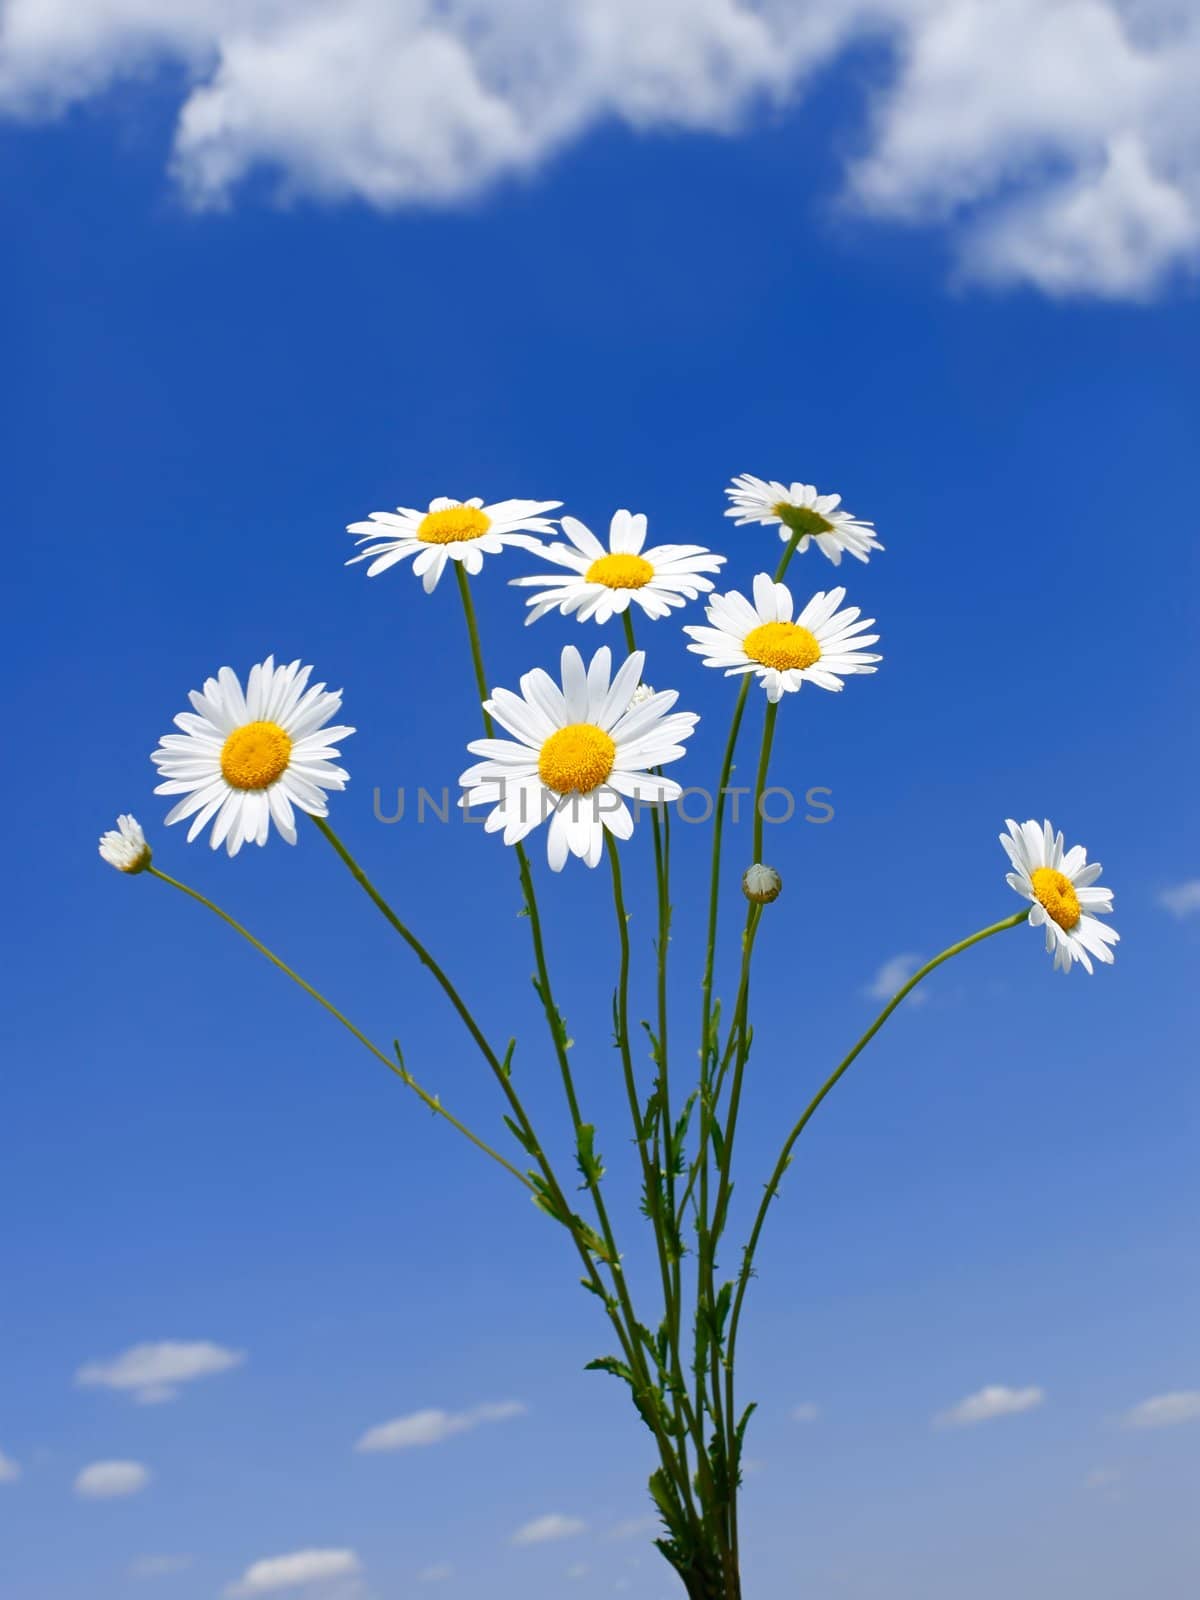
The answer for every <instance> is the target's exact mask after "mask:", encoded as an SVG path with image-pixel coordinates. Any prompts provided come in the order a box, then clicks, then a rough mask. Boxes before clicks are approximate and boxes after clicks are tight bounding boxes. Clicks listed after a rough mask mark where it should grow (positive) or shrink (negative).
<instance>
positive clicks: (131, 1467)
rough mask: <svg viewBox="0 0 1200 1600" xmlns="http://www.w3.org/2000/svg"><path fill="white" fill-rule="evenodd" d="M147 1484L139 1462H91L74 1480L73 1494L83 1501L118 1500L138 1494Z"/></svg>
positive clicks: (146, 1476) (145, 1472)
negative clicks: (79, 1496)
mask: <svg viewBox="0 0 1200 1600" xmlns="http://www.w3.org/2000/svg"><path fill="white" fill-rule="evenodd" d="M149 1482H150V1473H149V1471H148V1470H147V1468H146V1467H144V1466H143V1465H142V1463H141V1462H140V1461H93V1462H92V1464H91V1466H88V1467H84V1469H83V1471H82V1472H81V1473H80V1474H79V1476H78V1477H77V1478H76V1479H75V1493H76V1494H78V1495H82V1496H83V1498H84V1499H85V1500H118V1499H121V1498H123V1497H124V1496H125V1495H130V1494H140V1493H141V1491H142V1490H143V1489H144V1488H145V1487H146V1485H147V1484H148V1483H149Z"/></svg>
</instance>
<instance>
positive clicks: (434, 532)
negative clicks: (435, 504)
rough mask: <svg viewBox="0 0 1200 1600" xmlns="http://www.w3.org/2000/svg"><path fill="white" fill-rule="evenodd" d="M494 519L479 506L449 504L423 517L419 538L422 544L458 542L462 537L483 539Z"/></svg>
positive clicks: (418, 532)
mask: <svg viewBox="0 0 1200 1600" xmlns="http://www.w3.org/2000/svg"><path fill="white" fill-rule="evenodd" d="M491 525H492V519H491V517H489V516H488V515H487V514H486V512H483V511H481V510H480V509H479V507H478V506H448V507H447V508H446V510H445V511H430V512H428V513H427V514H426V515H425V516H423V517H422V518H421V525H420V527H419V528H418V529H417V538H418V539H420V541H421V543H422V544H457V543H458V541H459V540H460V539H482V538H483V536H484V534H485V533H486V532H487V531H488V529H489V528H490V527H491Z"/></svg>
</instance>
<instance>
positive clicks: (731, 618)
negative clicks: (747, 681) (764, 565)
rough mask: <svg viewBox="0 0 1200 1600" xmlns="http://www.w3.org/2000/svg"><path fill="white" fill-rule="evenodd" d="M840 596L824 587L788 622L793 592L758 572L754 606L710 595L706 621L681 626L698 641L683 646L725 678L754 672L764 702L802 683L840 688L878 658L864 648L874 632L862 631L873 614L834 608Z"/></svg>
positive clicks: (874, 638)
mask: <svg viewBox="0 0 1200 1600" xmlns="http://www.w3.org/2000/svg"><path fill="white" fill-rule="evenodd" d="M845 598H846V591H845V589H830V590H829V592H828V593H826V592H825V591H823V590H822V592H821V593H820V594H815V595H813V597H812V599H811V600H810V601H809V602H808V604H807V605H806V606H805V608H804V610H803V611H802V612H801V613H800V615H799V616H798V617H797V618H796V620H795V621H794V622H793V621H792V593H791V590H790V589H789V588H788V587H787V585H786V584H783V583H774V582H773V581H772V580H771V579H770V578H769V577H768V576H767V574H766V573H765V572H760V573H759V574H758V576H757V577H756V578H755V580H754V604H753V605H751V604H750V602H749V600H747V599H746V597H745V595H741V594H737V593H730V594H715V595H713V597H712V599H711V600H710V601H709V602H708V606H707V608H706V612H705V614H706V616H707V617H708V620H709V622H710V623H711V624H712V626H711V627H708V628H704V627H695V626H693V627H686V628H684V630H683V631H684V633H686V634H688V635H689V636H690V637H691V638H693V639H694V640H695V641H696V643H695V644H690V645H688V649H689V650H691V651H693V652H694V653H695V654H696V655H698V656H703V657H704V665H705V666H706V667H724V669H725V676H726V677H727V678H731V677H733V676H734V675H735V674H736V673H741V672H753V673H755V674H757V676H758V677H759V678H760V679H761V680H762V683H763V686H764V687H765V689H766V691H767V699H768V700H778V699H779V698H780V697H781V696H782V695H784V694H785V693H788V692H789V691H791V690H794V689H799V687H800V685H801V684H802V683H815V684H818V685H819V686H820V687H821V688H822V689H840V688H841V687H842V679H843V678H848V677H850V676H852V674H854V673H856V672H874V671H875V670H876V668H875V662H877V661H882V659H883V657H882V656H876V655H869V654H868V653H867V649H866V646H867V645H871V644H875V643H877V642H878V639H879V635H878V634H877V633H863V631H862V630H863V629H864V628H869V627H871V626H872V624H873V623H874V621H875V618H874V617H863V618H862V620H861V621H860V620H859V618H860V612H859V609H858V607H857V606H850V607H848V608H847V609H846V610H845V611H839V610H838V607H839V606H840V605H841V603H842V601H843V600H844V599H845Z"/></svg>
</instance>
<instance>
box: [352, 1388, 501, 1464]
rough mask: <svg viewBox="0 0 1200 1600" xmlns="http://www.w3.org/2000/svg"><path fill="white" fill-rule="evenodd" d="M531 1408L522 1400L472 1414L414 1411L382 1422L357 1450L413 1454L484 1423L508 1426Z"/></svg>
mask: <svg viewBox="0 0 1200 1600" xmlns="http://www.w3.org/2000/svg"><path fill="white" fill-rule="evenodd" d="M527 1409H528V1408H527V1407H526V1406H524V1405H522V1404H521V1402H520V1401H519V1400H501V1401H497V1402H493V1403H491V1404H486V1405H481V1406H474V1407H473V1408H472V1409H471V1410H470V1411H437V1410H429V1411H413V1412H410V1414H409V1415H408V1416H406V1417H394V1418H393V1419H392V1421H391V1422H381V1423H379V1424H378V1425H377V1426H376V1427H374V1428H368V1429H367V1431H366V1433H364V1434H363V1436H362V1438H361V1439H360V1440H359V1441H358V1443H357V1444H356V1445H355V1446H354V1448H355V1449H356V1450H362V1451H368V1452H369V1451H379V1450H411V1449H412V1448H413V1447H414V1446H417V1445H426V1444H440V1443H441V1442H442V1440H443V1439H450V1438H453V1436H454V1435H455V1434H456V1433H469V1432H470V1431H471V1429H472V1428H478V1427H479V1425H480V1424H481V1423H484V1422H508V1421H509V1420H510V1419H511V1418H513V1417H523V1416H524V1415H525V1412H526V1410H527Z"/></svg>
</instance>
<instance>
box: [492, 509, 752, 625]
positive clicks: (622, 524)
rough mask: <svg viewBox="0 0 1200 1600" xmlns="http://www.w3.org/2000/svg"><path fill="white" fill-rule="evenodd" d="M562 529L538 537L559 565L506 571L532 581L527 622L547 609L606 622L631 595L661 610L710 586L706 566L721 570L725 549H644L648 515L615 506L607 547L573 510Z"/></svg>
mask: <svg viewBox="0 0 1200 1600" xmlns="http://www.w3.org/2000/svg"><path fill="white" fill-rule="evenodd" d="M562 530H563V532H564V533H565V534H566V536H567V539H568V540H569V541H570V546H573V548H571V547H570V546H568V545H567V544H565V543H562V542H560V543H558V544H556V545H550V546H545V545H543V546H542V547H541V548H540V549H539V550H538V554H539V555H543V556H545V557H546V559H547V560H548V561H553V562H554V563H555V564H556V565H557V566H560V567H565V568H566V571H565V572H564V573H557V572H540V573H538V574H537V575H536V577H531V578H510V579H509V582H510V583H512V584H514V585H515V586H516V587H517V588H521V589H538V590H540V591H541V592H540V593H538V594H535V595H532V596H531V597H530V598H529V599H528V600H527V601H526V602H525V603H526V605H528V606H530V607H531V608H532V609H531V610H530V613H529V615H528V616H527V617H526V618H525V621H526V623H530V622H536V621H537V619H538V618H539V617H542V616H545V614H546V612H547V611H561V612H562V614H563V616H569V615H570V614H571V613H572V612H574V613H575V615H576V616H577V617H578V618H579V620H580V622H586V621H587V620H588V619H589V618H592V617H594V618H595V620H596V621H597V622H607V621H608V620H609V618H610V617H614V616H619V615H620V613H621V612H623V611H627V610H628V609H629V606H630V605H631V603H632V602H634V601H636V602H637V604H638V605H639V606H641V608H642V610H643V611H644V612H645V613H646V615H647V616H648V617H652V618H658V617H665V616H667V615H668V614H669V612H670V610H671V608H672V606H682V605H685V604H686V603H687V601H689V600H694V599H695V598H696V596H697V595H699V594H707V593H708V591H709V590H710V589H711V588H712V582H711V580H710V579H708V578H706V577H704V576H703V574H704V573H706V572H719V571H720V569H721V567H722V566H724V564H725V557H724V556H718V555H714V554H713V553H712V551H710V550H706V549H705V548H704V546H703V545H699V544H659V545H653V546H652V547H651V548H650V549H649V550H646V549H644V548H643V547H644V545H645V543H646V518H645V517H644V516H643V515H642V514H641V512H639V513H638V514H637V515H636V516H634V515H633V514H632V513H631V512H629V511H617V512H614V514H613V518H612V521H611V523H610V524H609V530H608V549H607V550H606V549H605V548H604V546H603V545H602V544H601V543H600V541H599V539H597V537H596V535H595V534H594V533H593V532H592V531H591V529H590V528H587V527H585V526H584V525H583V523H582V522H580V521H579V520H578V519H577V518H576V517H563V519H562Z"/></svg>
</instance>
